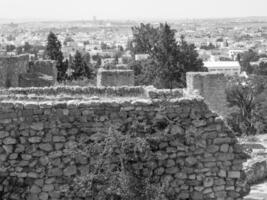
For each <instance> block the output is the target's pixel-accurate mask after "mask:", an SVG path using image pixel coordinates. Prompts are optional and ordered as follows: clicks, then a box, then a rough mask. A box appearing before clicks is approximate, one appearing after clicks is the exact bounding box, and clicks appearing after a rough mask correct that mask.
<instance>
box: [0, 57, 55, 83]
mask: <svg viewBox="0 0 267 200" xmlns="http://www.w3.org/2000/svg"><path fill="white" fill-rule="evenodd" d="M56 77H57V70H56V64H55V62H54V61H51V60H41V61H33V62H32V63H31V64H30V58H29V55H27V54H25V55H18V56H4V57H0V87H2V88H9V87H44V86H52V85H54V84H55V82H56Z"/></svg>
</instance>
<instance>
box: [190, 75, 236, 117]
mask: <svg viewBox="0 0 267 200" xmlns="http://www.w3.org/2000/svg"><path fill="white" fill-rule="evenodd" d="M186 82H187V89H188V91H189V93H196V94H198V95H201V96H202V97H204V99H205V102H206V103H207V104H208V105H209V107H210V109H211V110H213V111H215V112H216V113H218V114H219V115H222V116H226V115H227V114H229V113H230V112H231V110H230V109H229V108H228V107H227V101H226V94H225V89H226V85H227V77H226V76H225V75H224V74H218V73H209V72H189V73H187V74H186Z"/></svg>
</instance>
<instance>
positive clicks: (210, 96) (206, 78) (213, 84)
mask: <svg viewBox="0 0 267 200" xmlns="http://www.w3.org/2000/svg"><path fill="white" fill-rule="evenodd" d="M186 80H187V92H188V93H190V94H198V95H201V96H202V97H204V99H205V102H206V103H207V104H208V105H209V107H210V109H211V110H213V111H215V112H216V113H218V114H219V115H221V116H223V117H226V116H227V115H229V114H230V113H232V112H233V111H234V110H233V109H234V108H228V107H227V101H226V94H225V89H226V87H227V82H228V77H227V76H225V75H224V74H218V73H209V72H189V73H187V74H186ZM265 80H266V79H265ZM259 98H260V99H261V101H262V103H261V104H262V106H261V109H260V112H261V116H262V117H263V125H261V126H263V128H262V129H263V131H267V81H265V89H264V91H263V92H262V94H261V95H260V96H259Z"/></svg>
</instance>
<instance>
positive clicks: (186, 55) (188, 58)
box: [178, 36, 207, 87]
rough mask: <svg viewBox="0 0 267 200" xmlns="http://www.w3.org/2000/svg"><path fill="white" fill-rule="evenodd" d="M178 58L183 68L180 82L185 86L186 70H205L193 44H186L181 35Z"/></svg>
mask: <svg viewBox="0 0 267 200" xmlns="http://www.w3.org/2000/svg"><path fill="white" fill-rule="evenodd" d="M178 49H179V52H178V57H179V58H178V60H179V63H180V65H182V66H183V68H184V73H183V74H182V78H181V82H182V83H183V86H184V87H185V86H186V76H185V75H186V72H199V71H207V69H206V68H205V67H204V65H203V61H202V59H200V58H199V54H198V52H197V50H196V47H195V45H194V44H188V43H187V42H186V41H185V39H184V36H181V39H180V44H179V48H178Z"/></svg>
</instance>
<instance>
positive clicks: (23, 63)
mask: <svg viewBox="0 0 267 200" xmlns="http://www.w3.org/2000/svg"><path fill="white" fill-rule="evenodd" d="M28 69H29V55H19V56H6V57H0V87H3V88H6V87H18V86H19V75H20V74H24V73H26V72H27V71H28Z"/></svg>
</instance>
